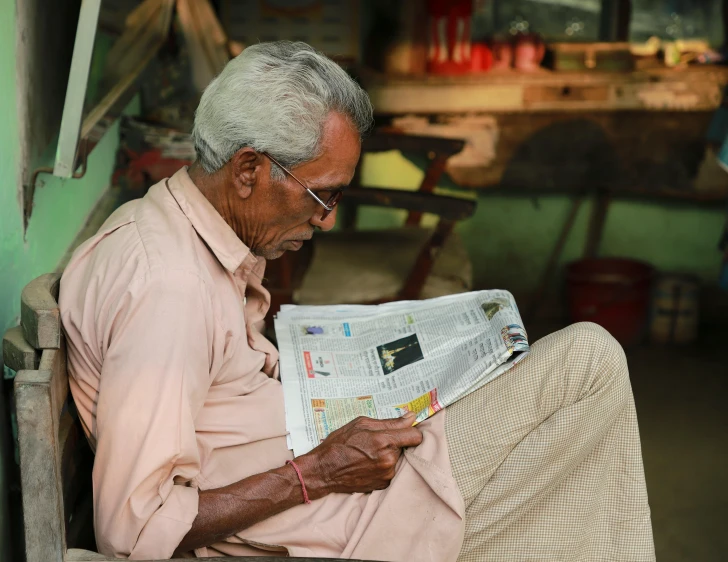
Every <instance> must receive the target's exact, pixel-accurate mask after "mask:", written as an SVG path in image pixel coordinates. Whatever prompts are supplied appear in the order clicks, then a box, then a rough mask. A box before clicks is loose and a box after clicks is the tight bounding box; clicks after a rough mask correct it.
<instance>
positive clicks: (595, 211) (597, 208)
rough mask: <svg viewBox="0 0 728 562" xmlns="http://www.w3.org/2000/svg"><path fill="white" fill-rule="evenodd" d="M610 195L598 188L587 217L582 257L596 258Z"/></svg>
mask: <svg viewBox="0 0 728 562" xmlns="http://www.w3.org/2000/svg"><path fill="white" fill-rule="evenodd" d="M610 201H611V197H610V194H609V192H608V191H606V190H602V189H600V190H598V192H597V196H596V198H595V200H594V206H593V207H592V214H591V218H590V219H589V231H588V233H587V237H586V243H585V244H584V257H585V258H596V257H597V256H598V255H599V248H600V246H601V244H602V236H603V235H604V224H605V223H606V222H607V211H608V210H609V203H610Z"/></svg>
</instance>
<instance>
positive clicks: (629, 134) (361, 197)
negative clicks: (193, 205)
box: [0, 0, 728, 561]
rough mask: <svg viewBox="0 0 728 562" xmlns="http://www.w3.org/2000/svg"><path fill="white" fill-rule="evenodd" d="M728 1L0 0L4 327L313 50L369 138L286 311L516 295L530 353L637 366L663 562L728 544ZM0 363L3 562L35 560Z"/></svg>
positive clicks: (718, 556) (292, 275)
mask: <svg viewBox="0 0 728 562" xmlns="http://www.w3.org/2000/svg"><path fill="white" fill-rule="evenodd" d="M727 29H728V1H726V0H665V1H657V0H632V1H630V0H509V1H505V0H470V1H462V0H451V1H444V0H443V1H440V0H403V1H400V2H397V1H392V0H387V1H384V0H372V1H367V2H365V1H357V0H298V1H296V0H275V1H274V0H145V1H143V2H140V1H138V0H84V1H83V2H81V0H0V178H2V183H1V184H0V265H1V267H0V328H2V329H3V331H4V330H5V329H8V328H10V327H12V326H16V325H17V324H18V322H19V311H20V292H21V290H22V288H23V287H24V286H25V285H26V284H27V283H28V282H29V281H30V280H31V279H33V278H34V277H36V276H38V275H40V274H42V273H46V272H50V271H55V270H61V269H62V268H63V266H64V265H65V263H66V261H67V259H68V257H69V256H70V253H71V252H72V251H73V249H74V248H75V247H76V246H77V245H78V244H79V243H81V242H82V241H83V240H84V239H85V238H86V237H88V236H89V235H90V234H92V233H93V232H95V230H96V229H98V227H99V226H100V225H101V224H102V222H103V221H104V220H105V219H106V217H108V216H109V214H110V213H111V212H113V210H114V209H115V208H116V207H118V206H119V205H121V204H123V203H124V202H125V201H128V200H130V199H133V198H136V197H141V196H143V195H144V193H145V192H146V190H147V189H148V188H149V187H150V186H151V185H153V184H154V183H156V182H157V181H159V180H160V179H162V178H165V177H168V176H170V175H171V174H173V173H174V172H175V171H176V170H177V169H178V168H179V167H181V166H183V165H187V164H189V163H190V162H191V161H192V160H193V159H194V150H193V147H192V144H191V142H190V138H189V133H190V130H191V126H192V120H193V117H194V110H195V107H196V105H197V102H198V100H199V96H200V95H201V92H202V91H203V90H204V88H205V86H206V85H207V84H208V83H209V81H210V80H211V79H212V78H213V77H214V76H215V75H216V74H217V73H218V72H219V71H220V70H221V68H222V67H223V66H224V65H225V63H226V61H228V60H229V59H230V58H231V57H234V56H236V55H237V54H239V53H240V52H242V51H243V50H244V49H245V47H246V46H248V45H251V44H254V43H257V42H260V41H271V40H278V39H288V40H294V41H305V42H307V43H309V44H311V45H312V46H314V47H315V48H317V49H319V50H321V51H323V52H324V53H326V54H327V55H329V56H331V57H332V58H334V59H335V60H337V62H339V63H340V64H341V65H342V66H343V67H344V68H345V69H346V70H347V71H348V72H350V74H351V75H352V76H353V77H354V78H355V79H356V80H357V81H358V82H359V83H360V84H361V85H362V86H363V87H364V88H365V89H366V90H367V91H368V92H369V94H370V97H371V99H372V103H373V105H374V110H375V115H376V127H375V130H374V131H373V132H372V134H371V135H370V136H369V137H368V138H367V139H366V140H365V143H364V153H363V157H362V160H361V163H360V167H359V171H358V174H357V178H356V180H355V182H354V185H353V186H352V188H351V190H350V192H349V193H350V195H348V196H347V197H345V198H344V199H343V201H342V206H341V210H340V211H339V219H338V223H337V227H336V229H335V231H334V232H332V233H331V234H330V235H326V236H320V237H315V238H314V240H313V242H312V244H310V245H308V246H306V247H304V249H303V250H301V251H300V252H298V253H297V254H295V255H287V256H285V257H284V258H283V259H281V260H276V261H275V262H272V263H270V264H269V268H268V272H267V284H268V288H269V290H270V291H271V294H272V297H273V309H272V311H271V317H272V314H274V313H275V311H276V309H277V307H278V306H280V304H282V303H289V302H295V303H322V304H323V303H339V302H361V303H374V302H384V301H387V300H394V299H400V298H426V297H431V296H437V295H441V294H448V293H453V292H461V291H465V290H473V289H490V288H501V289H507V290H509V291H511V292H512V293H513V294H514V295H515V297H516V300H517V302H519V304H520V307H521V313H522V315H523V319H524V322H525V325H526V327H527V329H528V330H529V334H530V339H531V341H532V342H533V341H536V340H537V339H538V338H539V337H541V336H543V335H545V334H547V333H549V332H551V331H553V330H556V329H559V328H560V327H563V326H565V325H567V324H568V323H570V322H575V321H582V320H587V321H593V322H597V323H599V324H601V325H603V326H604V327H606V328H607V329H608V330H609V331H610V332H611V333H612V334H613V335H614V336H615V337H616V338H617V339H618V340H619V341H620V342H621V343H622V344H623V346H624V347H625V349H626V351H627V356H628V359H629V363H630V369H631V374H632V384H633V387H634V392H635V397H636V402H637V410H638V415H639V420H640V427H641V432H642V446H643V451H644V459H645V470H646V476H647V485H648V491H649V494H650V503H651V506H652V515H653V525H654V533H655V543H656V547H657V554H658V559H659V560H661V561H713V560H716V561H717V560H724V559H725V557H726V555H725V552H728V538H727V535H726V533H725V532H724V530H723V529H724V527H725V525H726V523H727V522H728V482H726V475H728V450H727V447H726V438H725V436H726V430H728V414H727V412H728V409H727V408H726V386H727V383H726V380H727V379H728V360H727V359H726V355H725V351H724V350H725V348H726V347H727V344H726V341H728V339H727V338H728V223H727V220H728V214H727V209H728V89H727V86H728V51H727V50H726V38H727V36H726V31H727ZM13 377H14V372H13V371H11V370H9V369H5V371H4V384H3V401H2V404H0V409H3V408H4V411H2V412H0V413H2V417H1V422H2V427H1V429H2V437H3V439H2V449H1V450H0V456H1V457H2V463H0V487H2V489H3V490H5V491H6V492H7V493H5V494H3V495H2V496H1V497H2V504H0V559H1V560H20V559H22V556H23V554H22V552H23V550H22V548H23V547H22V544H21V543H22V529H21V527H20V526H21V525H22V520H21V518H20V511H19V510H20V505H19V497H20V495H19V494H20V492H19V484H18V470H19V469H18V465H17V451H16V446H15V427H14V417H13V397H12V380H13Z"/></svg>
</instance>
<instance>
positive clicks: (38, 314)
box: [20, 273, 61, 349]
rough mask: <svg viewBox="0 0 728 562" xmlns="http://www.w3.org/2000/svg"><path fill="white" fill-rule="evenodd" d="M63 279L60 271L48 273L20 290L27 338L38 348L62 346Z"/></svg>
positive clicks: (24, 331) (24, 329)
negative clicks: (60, 291) (60, 301)
mask: <svg viewBox="0 0 728 562" xmlns="http://www.w3.org/2000/svg"><path fill="white" fill-rule="evenodd" d="M60 280H61V274H60V273H46V274H45V275H41V276H40V277H36V278H35V279H33V280H32V281H31V282H30V283H28V284H27V285H26V286H25V288H24V289H23V292H22V293H21V296H20V325H21V326H22V327H23V334H24V336H25V341H27V342H28V343H29V344H30V345H32V346H33V347H34V348H36V349H58V347H60V345H61V313H60V311H59V309H58V302H57V301H58V285H59V283H60Z"/></svg>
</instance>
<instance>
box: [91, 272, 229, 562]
mask: <svg viewBox="0 0 728 562" xmlns="http://www.w3.org/2000/svg"><path fill="white" fill-rule="evenodd" d="M217 331H218V330H216V322H215V320H214V308H213V306H212V303H211V300H210V297H209V292H208V291H207V289H206V287H205V284H204V282H203V281H202V280H201V279H200V278H199V277H198V276H196V275H194V274H192V273H187V272H179V271H175V272H164V271H162V272H154V271H153V272H150V273H148V274H146V275H145V276H144V277H143V278H140V279H136V280H134V281H133V282H132V283H131V284H130V286H129V288H128V290H127V291H125V293H124V294H123V296H122V297H121V298H120V300H119V303H118V305H117V306H116V308H115V313H114V314H113V316H112V317H111V318H110V321H109V328H108V333H107V334H106V337H107V338H108V348H107V352H106V355H105V357H104V360H103V367H102V371H101V382H100V387H99V396H98V409H97V412H96V424H97V426H96V435H97V444H96V458H95V462H94V469H93V487H94V508H95V509H94V517H95V530H96V541H97V545H98V548H99V551H100V552H101V553H103V554H105V555H107V556H115V557H128V558H133V559H158V558H170V557H171V556H172V555H173V553H174V551H175V549H176V548H177V546H178V545H179V543H180V542H181V540H182V539H183V538H184V536H185V535H186V534H187V532H188V531H189V529H190V528H191V526H192V523H193V521H194V519H195V517H196V516H197V510H198V492H197V484H196V480H195V479H196V477H197V476H198V475H199V471H200V458H199V452H198V448H197V443H196V436H195V416H196V415H197V413H198V411H199V410H200V408H201V407H202V406H203V404H204V401H205V397H206V395H207V391H208V389H209V386H210V383H211V381H210V372H211V367H212V362H213V361H214V360H215V355H216V354H215V339H216V337H218V335H219V334H217Z"/></svg>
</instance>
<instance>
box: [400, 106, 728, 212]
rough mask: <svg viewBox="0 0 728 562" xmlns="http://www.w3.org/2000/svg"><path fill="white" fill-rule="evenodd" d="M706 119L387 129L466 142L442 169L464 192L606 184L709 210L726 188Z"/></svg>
mask: <svg viewBox="0 0 728 562" xmlns="http://www.w3.org/2000/svg"><path fill="white" fill-rule="evenodd" d="M711 118H712V113H710V112H702V111H700V112H699V111H695V112H664V113H651V112H633V111H630V112H606V111H603V112H593V113H588V114H586V113H585V114H574V113H569V112H555V113H535V114H527V113H514V114H508V115H498V114H477V115H470V116H454V115H453V116H450V115H443V116H438V117H437V118H436V119H434V122H433V120H431V119H426V118H425V117H418V118H412V117H402V118H397V119H394V120H392V125H393V126H395V127H397V128H398V129H400V130H402V131H403V132H406V133H409V134H418V135H437V134H441V135H443V136H444V135H447V136H449V137H459V138H462V139H465V140H466V144H465V147H464V148H463V151H462V152H461V153H459V154H457V155H456V156H454V157H452V158H451V159H450V160H449V161H448V166H447V172H448V174H449V175H450V177H451V178H452V180H453V181H454V182H455V183H457V184H459V185H461V186H463V187H472V188H476V189H487V190H490V189H494V188H498V189H501V190H502V191H503V190H506V191H507V190H512V191H513V192H515V193H518V192H521V193H523V192H525V191H529V192H530V191H534V192H537V191H538V190H539V189H541V190H543V192H544V193H547V192H549V191H551V192H555V191H558V192H562V193H564V192H569V191H578V190H581V189H584V188H589V187H590V188H594V187H596V186H598V185H603V183H604V181H605V180H608V181H610V182H611V185H609V186H608V187H610V188H612V189H615V190H622V191H625V192H627V191H628V192H630V193H632V194H639V195H640V196H644V197H654V198H662V197H668V198H681V199H684V200H685V201H695V202H699V203H700V202H706V203H708V204H712V203H710V201H715V200H719V199H720V198H721V197H722V198H723V199H725V195H724V193H725V188H726V183H728V182H726V181H725V172H724V171H723V170H720V169H719V168H718V166H717V165H715V164H714V161H715V158H714V156H712V155H711V154H710V152H709V150H708V148H707V147H706V143H705V132H706V131H707V130H708V126H709V124H710V120H711ZM625 194H627V193H625ZM620 195H621V194H620Z"/></svg>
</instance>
